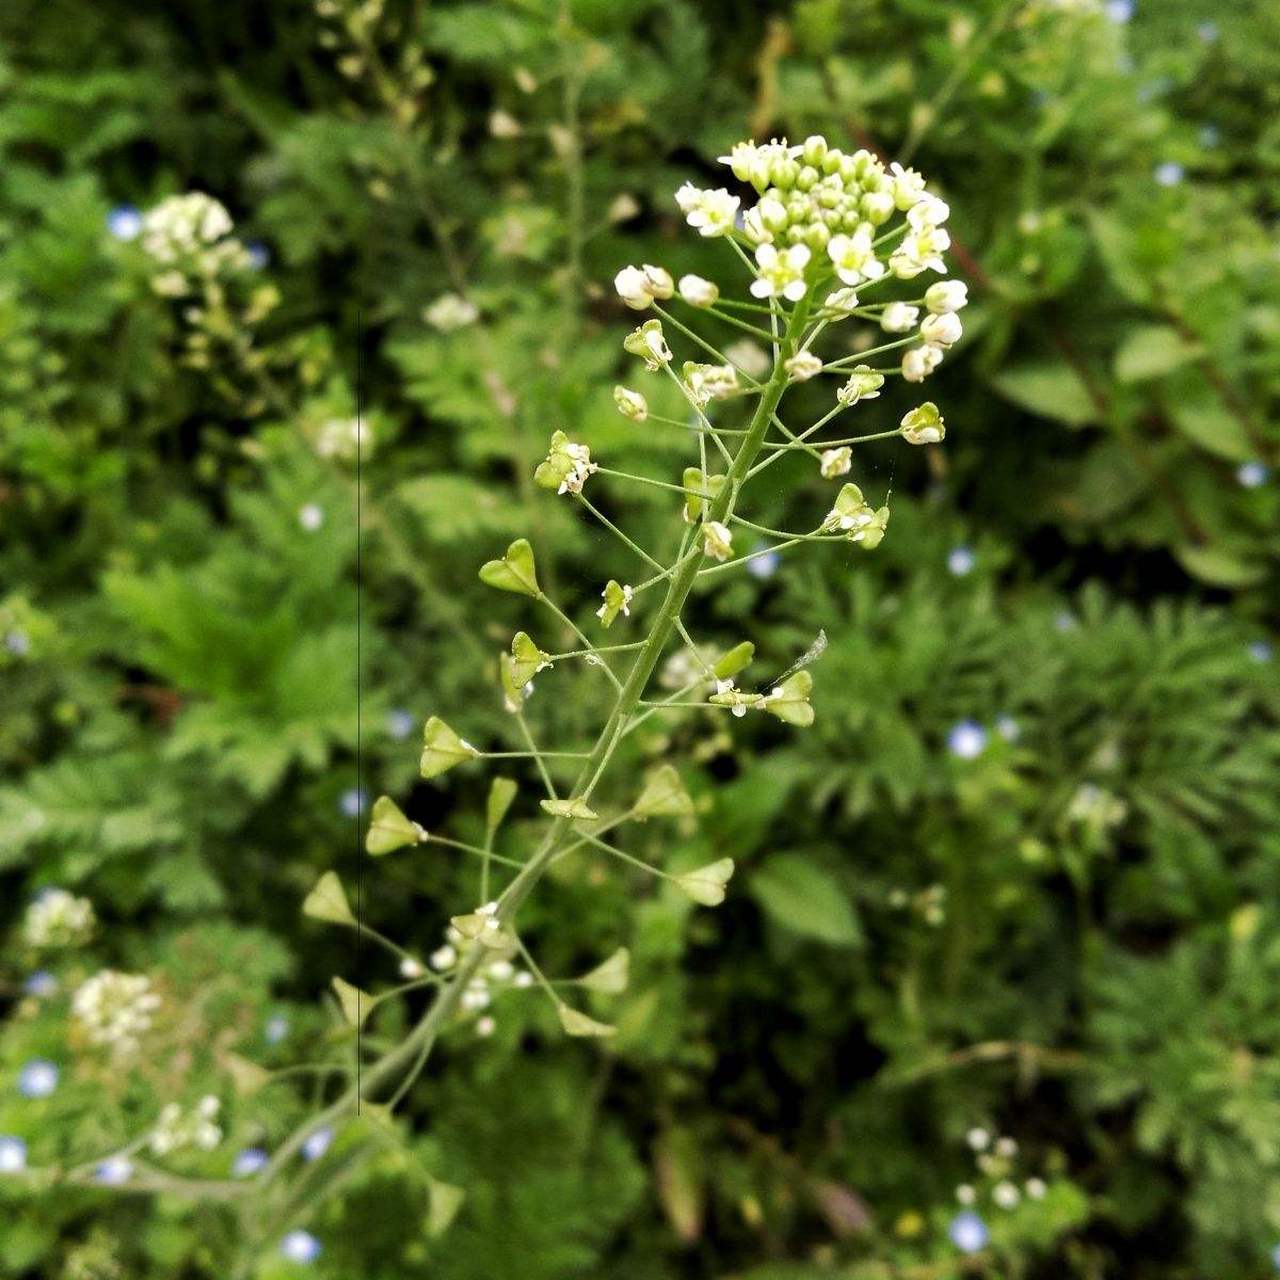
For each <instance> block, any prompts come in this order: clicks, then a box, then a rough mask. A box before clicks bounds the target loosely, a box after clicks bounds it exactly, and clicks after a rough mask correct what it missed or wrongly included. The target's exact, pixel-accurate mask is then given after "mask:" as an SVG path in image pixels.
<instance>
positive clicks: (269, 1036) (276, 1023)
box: [262, 1013, 289, 1044]
mask: <svg viewBox="0 0 1280 1280" xmlns="http://www.w3.org/2000/svg"><path fill="white" fill-rule="evenodd" d="M288 1034H289V1019H288V1018H286V1017H285V1016H284V1014H283V1013H277V1014H273V1015H272V1016H271V1017H270V1018H268V1019H267V1021H266V1023H265V1025H264V1026H263V1028H262V1038H263V1039H264V1040H265V1041H266V1042H267V1043H268V1044H279V1043H280V1041H281V1040H283V1039H284V1038H285V1036H287V1035H288Z"/></svg>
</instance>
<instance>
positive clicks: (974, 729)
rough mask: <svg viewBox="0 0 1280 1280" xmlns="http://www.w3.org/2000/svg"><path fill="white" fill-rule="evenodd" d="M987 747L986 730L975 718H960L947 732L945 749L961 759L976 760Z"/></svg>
mask: <svg viewBox="0 0 1280 1280" xmlns="http://www.w3.org/2000/svg"><path fill="white" fill-rule="evenodd" d="M986 749H987V731H986V730H985V729H984V728H983V727H982V726H981V725H980V724H979V723H978V722H977V721H976V720H961V721H960V722H959V723H958V724H955V725H952V727H951V732H950V733H948V734H947V750H948V751H950V752H951V754H952V755H953V756H956V757H958V758H959V759H961V760H976V759H977V758H978V757H979V756H980V755H981V754H982V753H983V752H984V751H985V750H986Z"/></svg>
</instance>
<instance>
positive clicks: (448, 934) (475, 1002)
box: [429, 902, 533, 1036]
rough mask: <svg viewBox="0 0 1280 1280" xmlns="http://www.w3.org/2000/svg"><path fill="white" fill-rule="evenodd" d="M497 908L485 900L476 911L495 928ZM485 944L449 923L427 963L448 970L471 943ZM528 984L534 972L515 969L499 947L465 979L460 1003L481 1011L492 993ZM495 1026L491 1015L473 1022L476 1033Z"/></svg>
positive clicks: (468, 1009) (440, 970)
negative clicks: (482, 964) (478, 969)
mask: <svg viewBox="0 0 1280 1280" xmlns="http://www.w3.org/2000/svg"><path fill="white" fill-rule="evenodd" d="M497 910H498V904H497V903H496V902H486V903H485V904H484V906H482V907H477V908H476V912H475V914H476V915H477V916H482V917H484V918H485V920H486V924H489V923H490V922H491V923H492V928H493V930H495V931H496V930H497V928H498V921H497ZM484 945H486V944H485V943H484V942H483V941H478V940H476V939H473V938H468V937H466V935H464V934H463V932H462V931H461V930H460V929H459V928H457V926H455V925H450V926H449V927H448V928H447V929H446V930H445V942H444V945H443V946H440V947H437V948H436V950H435V951H433V952H432V953H431V956H430V958H429V963H430V965H431V967H432V969H434V970H435V971H436V972H437V973H442V974H447V973H449V972H450V971H451V970H453V969H455V968H457V966H458V964H459V963H460V962H461V960H462V958H463V957H464V956H465V955H466V954H467V952H468V951H470V950H471V948H472V947H474V946H484ZM531 986H533V974H532V973H530V972H529V970H528V969H518V968H517V967H516V966H515V965H514V964H512V962H511V959H510V956H509V954H507V953H506V952H505V950H503V949H498V950H495V951H494V952H493V958H492V959H491V960H489V961H488V962H487V963H486V964H485V965H484V966H483V967H482V968H481V969H480V971H479V972H478V973H476V974H474V975H473V976H472V977H471V978H470V979H468V981H467V985H466V987H465V989H464V990H463V992H462V996H461V998H460V1000H459V1005H460V1007H461V1008H462V1009H463V1010H464V1011H465V1012H467V1013H483V1012H484V1010H486V1009H487V1008H488V1007H489V1005H490V1004H491V1003H492V1002H493V998H494V996H495V995H498V994H500V993H501V992H502V991H504V990H508V989H515V990H525V989H527V988H529V987H531ZM494 1026H495V1023H494V1020H493V1018H492V1017H489V1016H487V1015H486V1016H485V1017H482V1018H479V1019H477V1021H476V1025H475V1030H476V1034H477V1035H480V1036H487V1035H491V1034H492V1033H493V1030H494Z"/></svg>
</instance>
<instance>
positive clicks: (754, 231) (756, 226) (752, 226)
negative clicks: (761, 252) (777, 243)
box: [742, 205, 773, 245]
mask: <svg viewBox="0 0 1280 1280" xmlns="http://www.w3.org/2000/svg"><path fill="white" fill-rule="evenodd" d="M742 232H743V234H744V235H745V236H746V237H747V239H748V240H750V241H751V243H752V244H755V245H761V244H769V243H771V242H772V240H773V232H772V231H770V230H769V228H768V227H766V226H765V225H764V219H763V218H761V216H760V206H759V205H756V206H755V208H753V209H748V210H747V211H746V213H744V214H743V215H742Z"/></svg>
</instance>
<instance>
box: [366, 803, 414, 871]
mask: <svg viewBox="0 0 1280 1280" xmlns="http://www.w3.org/2000/svg"><path fill="white" fill-rule="evenodd" d="M426 838H427V833H426V832H425V831H424V830H423V829H422V828H421V827H420V826H419V825H418V824H417V823H416V822H411V821H410V820H409V819H408V818H406V817H405V816H404V814H403V813H402V812H401V811H400V806H399V805H397V804H396V802H395V801H394V800H392V798H391V797H390V796H379V797H378V798H377V799H376V800H375V801H374V802H373V812H372V813H371V814H370V818H369V831H368V834H367V835H366V836H365V839H364V847H365V849H366V851H367V852H369V853H371V854H373V856H374V857H380V856H381V855H382V854H384V853H393V852H394V851H395V850H396V849H403V848H404V847H405V846H406V845H411V844H419V843H420V842H421V841H423V840H425V839H426Z"/></svg>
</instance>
